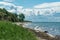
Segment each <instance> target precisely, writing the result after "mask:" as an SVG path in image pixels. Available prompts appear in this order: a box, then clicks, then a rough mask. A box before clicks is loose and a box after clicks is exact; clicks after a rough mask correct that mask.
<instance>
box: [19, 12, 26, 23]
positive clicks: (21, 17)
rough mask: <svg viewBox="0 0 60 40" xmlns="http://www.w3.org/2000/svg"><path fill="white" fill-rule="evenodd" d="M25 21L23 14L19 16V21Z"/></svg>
mask: <svg viewBox="0 0 60 40" xmlns="http://www.w3.org/2000/svg"><path fill="white" fill-rule="evenodd" d="M24 19H25V15H24V14H23V13H21V14H19V20H20V21H21V22H22V21H24Z"/></svg>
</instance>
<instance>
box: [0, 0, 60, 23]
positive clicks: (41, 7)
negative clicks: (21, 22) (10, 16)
mask: <svg viewBox="0 0 60 40" xmlns="http://www.w3.org/2000/svg"><path fill="white" fill-rule="evenodd" d="M0 2H3V4H4V5H6V4H8V3H12V4H13V5H14V6H16V8H17V9H18V12H22V10H25V11H23V12H22V13H24V14H25V15H27V16H28V17H27V16H26V20H31V21H34V22H60V0H0ZM6 2H8V3H6ZM0 4H1V3H0ZM12 4H8V5H10V6H11V5H12ZM6 8H7V7H6ZM20 8H21V9H20ZM9 11H14V12H16V11H15V9H11V10H9Z"/></svg>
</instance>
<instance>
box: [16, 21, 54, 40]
mask: <svg viewBox="0 0 60 40" xmlns="http://www.w3.org/2000/svg"><path fill="white" fill-rule="evenodd" d="M26 23H27V22H23V23H20V22H18V23H17V22H16V23H15V24H16V25H22V27H24V28H26V29H28V30H30V31H32V32H34V33H35V35H36V36H37V38H38V39H42V40H55V36H53V35H51V34H49V33H45V30H42V29H41V30H36V29H31V28H27V27H26V25H27V24H26ZM28 23H29V22H28ZM25 24H26V25H25Z"/></svg>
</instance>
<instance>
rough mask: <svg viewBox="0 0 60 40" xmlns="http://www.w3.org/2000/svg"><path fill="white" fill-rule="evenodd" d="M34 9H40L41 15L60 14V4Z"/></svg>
mask: <svg viewBox="0 0 60 40" xmlns="http://www.w3.org/2000/svg"><path fill="white" fill-rule="evenodd" d="M33 8H34V9H37V10H38V9H40V15H44V16H46V15H53V14H54V13H60V2H51V3H43V4H39V5H36V6H34V7H33Z"/></svg>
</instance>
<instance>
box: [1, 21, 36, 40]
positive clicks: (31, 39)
mask: <svg viewBox="0 0 60 40" xmlns="http://www.w3.org/2000/svg"><path fill="white" fill-rule="evenodd" d="M0 40H37V39H36V36H35V35H34V33H33V32H31V31H29V30H28V29H26V28H23V27H21V26H17V25H15V24H12V23H11V22H6V21H0Z"/></svg>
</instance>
